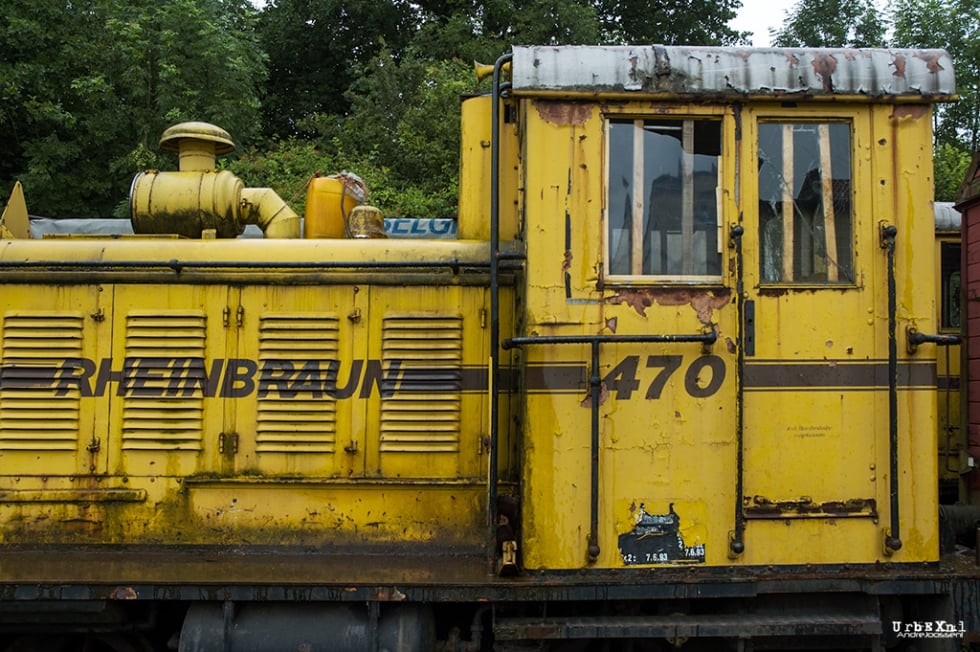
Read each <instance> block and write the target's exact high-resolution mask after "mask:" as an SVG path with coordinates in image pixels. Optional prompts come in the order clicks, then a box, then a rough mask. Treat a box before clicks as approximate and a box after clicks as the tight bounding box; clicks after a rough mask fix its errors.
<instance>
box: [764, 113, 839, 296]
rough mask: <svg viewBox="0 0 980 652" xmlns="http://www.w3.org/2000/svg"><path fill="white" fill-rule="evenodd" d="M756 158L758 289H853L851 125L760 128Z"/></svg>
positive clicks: (783, 124) (779, 124)
mask: <svg viewBox="0 0 980 652" xmlns="http://www.w3.org/2000/svg"><path fill="white" fill-rule="evenodd" d="M758 152H759V157H758V158H759V160H758V166H759V170H758V178H759V228H760V233H759V249H760V259H759V265H760V276H761V278H762V282H763V283H798V284H809V285H822V284H849V283H853V282H854V265H853V260H852V259H853V250H852V245H851V243H852V242H853V236H852V225H853V216H852V214H851V212H852V201H851V193H852V183H851V179H852V171H851V130H850V125H849V124H846V123H826V122H824V123H789V122H765V123H761V124H759V150H758Z"/></svg>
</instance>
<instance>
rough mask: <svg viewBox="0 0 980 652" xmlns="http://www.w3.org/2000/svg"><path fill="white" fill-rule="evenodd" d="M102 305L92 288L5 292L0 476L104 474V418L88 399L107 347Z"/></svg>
mask: <svg viewBox="0 0 980 652" xmlns="http://www.w3.org/2000/svg"><path fill="white" fill-rule="evenodd" d="M105 299H106V298H105V296H104V295H103V294H102V293H101V288H99V287H96V286H92V285H68V286H61V285H50V286H38V285H8V286H5V287H4V304H5V306H4V309H3V310H2V312H0V320H2V321H0V328H2V332H0V359H2V377H3V382H2V384H0V468H2V469H3V475H4V476H6V477H16V476H30V475H44V476H47V475H58V474H67V475H74V474H81V475H88V474H99V473H104V472H105V470H106V459H107V446H108V444H109V442H108V441H107V438H106V436H105V432H106V429H105V414H104V411H103V410H100V409H99V407H100V406H99V404H96V403H93V401H92V400H91V399H88V398H87V396H90V395H91V394H92V392H93V391H94V388H93V379H94V377H95V376H96V373H97V365H98V361H99V360H101V359H102V358H103V357H105V356H106V355H107V351H108V346H109V339H108V334H109V332H110V330H109V328H108V327H107V325H106V324H105V323H104V322H103V321H102V316H103V314H104V313H103V312H102V311H103V309H104V307H105V305H106V302H105ZM5 484H9V483H8V482H5Z"/></svg>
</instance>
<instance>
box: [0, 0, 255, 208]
mask: <svg viewBox="0 0 980 652" xmlns="http://www.w3.org/2000/svg"><path fill="white" fill-rule="evenodd" d="M254 19H255V10H254V9H253V8H252V7H251V5H250V4H249V3H248V2H247V0H154V1H152V2H151V1H150V0H73V2H71V3H64V2H57V1H55V0H41V1H40V2H39V1H37V0H6V2H5V4H4V12H3V15H2V16H0V107H2V109H0V161H2V163H0V193H6V192H7V191H8V190H9V189H10V187H12V185H13V182H14V181H16V180H18V179H19V180H20V181H22V182H23V184H24V189H25V195H26V198H27V204H28V208H29V209H30V210H31V212H32V213H34V214H42V215H43V214H46V215H54V216H63V217H65V216H78V217H88V216H106V215H110V214H112V213H113V212H114V209H115V208H116V207H117V206H118V204H119V203H120V201H122V200H123V199H124V198H125V197H126V194H127V192H128V190H129V184H130V180H131V179H132V176H133V174H134V173H135V172H137V171H139V170H140V169H141V168H145V167H150V166H158V165H159V166H165V165H166V166H169V165H172V163H170V164H169V165H168V161H167V160H166V159H162V158H161V155H160V154H159V153H158V152H159V150H158V148H157V145H156V143H157V139H158V138H159V136H160V134H161V133H162V131H163V130H164V129H165V128H166V127H167V126H170V125H171V124H173V123H175V122H178V121H183V120H205V121H209V122H214V123H216V124H219V125H220V126H222V127H223V128H225V129H227V130H228V131H229V132H231V133H232V134H233V135H235V136H236V137H238V138H246V139H247V138H249V137H251V136H253V135H254V134H256V133H257V132H258V129H259V122H258V93H259V85H260V83H261V82H262V81H263V79H264V75H265V68H264V63H263V61H264V57H263V55H262V53H261V50H260V49H259V48H258V47H256V39H255V37H254V34H253V33H252V31H251V24H252V22H253V21H254ZM171 160H172V159H171Z"/></svg>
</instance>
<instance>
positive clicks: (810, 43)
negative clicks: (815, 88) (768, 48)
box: [773, 0, 887, 48]
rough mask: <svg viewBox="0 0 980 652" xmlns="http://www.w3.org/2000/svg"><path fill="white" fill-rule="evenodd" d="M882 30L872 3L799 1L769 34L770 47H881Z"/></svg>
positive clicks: (867, 0) (857, 0)
mask: <svg viewBox="0 0 980 652" xmlns="http://www.w3.org/2000/svg"><path fill="white" fill-rule="evenodd" d="M886 29H887V25H886V24H885V22H884V19H883V17H882V15H881V12H880V11H879V10H878V8H877V7H876V6H875V3H874V0H799V2H797V3H796V4H795V5H794V6H793V8H792V9H791V10H790V11H789V12H787V18H786V22H785V23H784V24H783V27H782V28H780V29H778V30H776V31H775V33H774V34H773V37H774V38H773V45H776V46H780V47H832V48H852V47H853V48H862V47H881V46H883V45H884V44H885V32H886Z"/></svg>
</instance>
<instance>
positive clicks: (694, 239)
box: [607, 120, 721, 277]
mask: <svg viewBox="0 0 980 652" xmlns="http://www.w3.org/2000/svg"><path fill="white" fill-rule="evenodd" d="M720 158H721V122H720V121H718V120H611V121H610V122H609V167H608V169H609V179H608V193H609V197H608V202H607V210H608V221H607V224H608V232H607V246H608V248H609V256H608V261H609V274H610V275H612V276H671V277H685V276H687V277H691V276H693V277H701V276H710V277H719V276H721V250H720V249H719V238H718V232H719V228H720V227H719V222H718V217H719V215H720V212H719V210H718V204H719V199H718V198H719V187H720V183H719V179H718V175H719V169H720V165H719V160H720Z"/></svg>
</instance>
